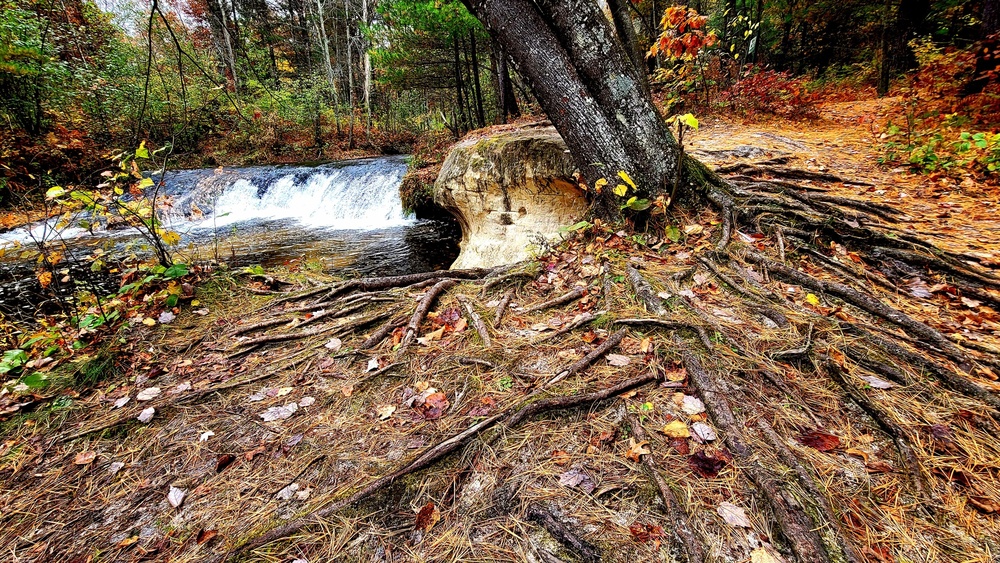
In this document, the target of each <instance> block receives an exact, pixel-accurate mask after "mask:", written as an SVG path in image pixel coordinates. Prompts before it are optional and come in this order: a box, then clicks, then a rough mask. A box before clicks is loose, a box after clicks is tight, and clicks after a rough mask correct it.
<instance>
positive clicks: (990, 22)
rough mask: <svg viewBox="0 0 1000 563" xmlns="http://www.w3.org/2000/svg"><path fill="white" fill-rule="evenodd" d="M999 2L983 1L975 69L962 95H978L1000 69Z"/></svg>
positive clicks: (998, 0)
mask: <svg viewBox="0 0 1000 563" xmlns="http://www.w3.org/2000/svg"><path fill="white" fill-rule="evenodd" d="M998 33H1000V0H983V12H982V15H981V17H980V23H979V39H980V44H979V45H977V46H976V68H975V72H974V73H973V75H972V80H970V81H969V83H968V84H967V85H966V86H965V88H963V90H962V94H964V95H966V96H969V95H971V94H978V93H980V92H982V91H983V89H984V88H986V85H987V84H989V83H990V80H991V79H993V75H995V74H996V72H997V69H998V68H1000V53H997V49H998V48H1000V36H998V35H997V34H998Z"/></svg>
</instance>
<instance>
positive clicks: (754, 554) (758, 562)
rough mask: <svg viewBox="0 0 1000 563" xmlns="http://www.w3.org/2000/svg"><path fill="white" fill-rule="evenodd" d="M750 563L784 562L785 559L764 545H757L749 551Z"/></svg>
mask: <svg viewBox="0 0 1000 563" xmlns="http://www.w3.org/2000/svg"><path fill="white" fill-rule="evenodd" d="M750 563H785V560H784V558H782V557H781V556H780V555H777V554H775V553H772V551H771V550H769V549H767V548H766V547H758V548H757V549H755V550H753V551H751V552H750Z"/></svg>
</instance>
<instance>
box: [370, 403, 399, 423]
mask: <svg viewBox="0 0 1000 563" xmlns="http://www.w3.org/2000/svg"><path fill="white" fill-rule="evenodd" d="M394 412H396V407H395V406H393V405H382V406H380V407H378V408H377V409H375V413H376V414H378V418H379V420H389V417H391V416H392V413H394Z"/></svg>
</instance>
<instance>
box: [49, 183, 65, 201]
mask: <svg viewBox="0 0 1000 563" xmlns="http://www.w3.org/2000/svg"><path fill="white" fill-rule="evenodd" d="M66 193H67V191H66V188H64V187H62V186H52V187H51V188H49V189H48V190H46V191H45V199H56V198H57V197H62V196H64V195H66Z"/></svg>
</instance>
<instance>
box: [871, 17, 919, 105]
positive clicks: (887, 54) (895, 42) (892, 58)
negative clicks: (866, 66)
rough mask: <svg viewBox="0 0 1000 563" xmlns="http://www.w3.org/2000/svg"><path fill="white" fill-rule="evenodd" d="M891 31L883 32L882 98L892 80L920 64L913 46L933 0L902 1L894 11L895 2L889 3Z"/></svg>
mask: <svg viewBox="0 0 1000 563" xmlns="http://www.w3.org/2000/svg"><path fill="white" fill-rule="evenodd" d="M885 8H886V18H885V21H886V22H887V24H886V25H887V27H885V28H883V37H882V56H881V59H882V61H881V65H880V66H879V77H878V88H877V90H878V95H879V96H884V95H886V94H887V93H888V92H889V85H890V82H891V81H892V77H893V76H895V75H896V74H897V73H899V72H900V71H903V70H907V69H909V68H912V67H913V66H914V64H915V63H916V59H914V57H913V50H912V49H910V45H909V42H910V40H911V39H913V37H914V36H915V35H916V33H917V31H918V30H919V29H920V26H921V25H922V24H923V22H924V20H925V19H926V18H927V15H928V14H929V13H930V9H931V5H930V0H900V2H899V5H898V6H895V12H893V11H892V9H893V4H892V0H886V4H885Z"/></svg>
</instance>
